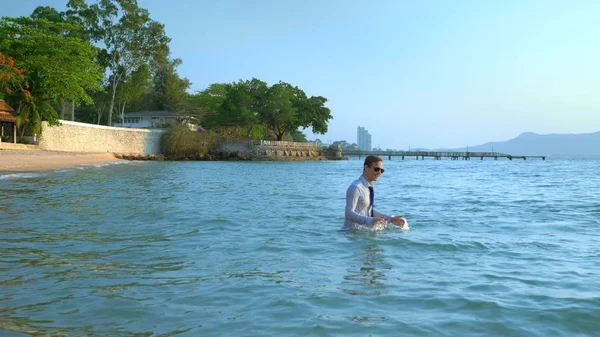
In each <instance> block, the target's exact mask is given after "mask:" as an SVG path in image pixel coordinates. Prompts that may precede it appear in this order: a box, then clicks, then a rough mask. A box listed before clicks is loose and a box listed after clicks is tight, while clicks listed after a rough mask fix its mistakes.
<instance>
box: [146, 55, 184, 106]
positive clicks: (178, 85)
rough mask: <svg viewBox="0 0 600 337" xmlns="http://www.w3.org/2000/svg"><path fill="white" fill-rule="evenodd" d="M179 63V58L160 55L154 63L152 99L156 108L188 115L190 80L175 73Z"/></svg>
mask: <svg viewBox="0 0 600 337" xmlns="http://www.w3.org/2000/svg"><path fill="white" fill-rule="evenodd" d="M181 63H182V61H181V59H174V60H169V59H168V58H167V57H166V56H161V57H160V60H159V61H158V62H155V63H154V67H155V73H154V77H153V87H152V99H153V101H154V105H155V106H156V108H157V109H158V110H169V111H174V112H176V113H179V114H182V115H186V114H187V115H189V114H190V113H191V112H192V111H191V110H192V108H191V107H192V106H191V105H190V104H189V102H188V96H189V95H188V93H187V90H188V89H189V87H190V85H191V82H190V81H189V80H188V79H187V78H181V77H180V76H179V74H178V73H177V67H179V65H181Z"/></svg>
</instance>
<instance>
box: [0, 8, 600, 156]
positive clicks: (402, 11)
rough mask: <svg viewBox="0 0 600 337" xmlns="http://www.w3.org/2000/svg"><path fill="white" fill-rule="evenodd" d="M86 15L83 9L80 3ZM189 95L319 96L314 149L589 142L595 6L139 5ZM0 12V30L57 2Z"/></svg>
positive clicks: (599, 110)
mask: <svg viewBox="0 0 600 337" xmlns="http://www.w3.org/2000/svg"><path fill="white" fill-rule="evenodd" d="M87 2H88V3H92V2H93V1H92V0H87ZM138 2H139V5H140V6H141V7H143V8H146V9H148V10H149V11H150V15H151V17H152V19H154V20H157V21H159V22H161V23H163V24H164V25H165V30H166V33H167V35H168V36H169V37H170V38H171V39H172V41H171V45H170V47H171V52H172V57H173V58H180V59H181V60H182V61H183V64H182V65H181V66H180V67H179V68H178V72H179V74H180V75H181V76H182V77H187V78H188V79H189V80H190V81H191V82H192V86H191V88H190V92H191V93H193V92H195V91H200V90H204V89H205V88H207V87H208V85H210V84H211V83H217V82H234V81H238V80H240V79H243V80H247V79H251V78H253V77H256V78H258V79H261V80H263V81H265V82H267V83H269V84H274V83H277V82H278V81H284V82H288V83H290V84H292V85H294V86H298V87H299V88H301V89H302V90H304V91H305V92H306V94H307V95H309V96H311V95H314V96H324V97H326V98H327V99H328V102H327V103H326V106H327V107H329V108H330V109H331V111H332V115H333V119H332V120H330V122H329V131H328V132H327V134H325V135H314V134H312V132H310V129H309V130H306V131H305V133H306V134H307V136H308V139H309V140H314V139H317V138H318V139H320V140H322V141H323V142H332V141H337V140H345V141H347V142H349V143H356V142H357V138H356V135H357V127H358V126H362V127H365V128H366V129H367V130H368V131H369V133H370V134H371V135H372V145H373V147H380V148H383V149H397V150H408V149H409V148H413V149H414V148H421V147H422V148H430V149H435V148H461V147H466V146H475V145H480V144H483V143H486V142H490V141H504V140H509V139H511V138H514V137H517V136H518V135H520V134H521V133H523V132H535V133H540V134H550V133H590V132H597V131H600V43H599V41H600V25H599V24H598V22H600V21H599V20H598V18H600V1H597V0H590V1H586V0H565V1H559V0H539V1H533V0H501V1H479V0H473V1H466V0H464V1H463V0H452V1H446V0H423V1H418V0H414V1H403V0H374V1H364V0H360V1H357V0H271V1H268V0H237V1H235V0H219V1H214V0H171V1H159V0H138ZM18 3H19V4H18V5H17V4H16V2H15V1H14V0H10V1H9V0H0V16H21V15H30V14H31V12H32V11H33V10H34V9H35V8H36V7H37V6H51V7H54V8H56V9H58V10H64V9H65V6H66V3H67V0H20V1H19V2H18Z"/></svg>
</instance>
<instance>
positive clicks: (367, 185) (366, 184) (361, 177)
mask: <svg viewBox="0 0 600 337" xmlns="http://www.w3.org/2000/svg"><path fill="white" fill-rule="evenodd" d="M358 180H360V182H361V183H362V184H363V185H364V186H365V187H369V186H373V185H372V184H369V182H368V181H367V178H365V176H364V175H362V174H361V175H360V179H358Z"/></svg>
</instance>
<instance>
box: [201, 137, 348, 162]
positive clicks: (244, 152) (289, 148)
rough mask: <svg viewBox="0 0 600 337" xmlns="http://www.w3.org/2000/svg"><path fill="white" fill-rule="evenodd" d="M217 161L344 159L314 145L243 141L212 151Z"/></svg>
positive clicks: (223, 145)
mask: <svg viewBox="0 0 600 337" xmlns="http://www.w3.org/2000/svg"><path fill="white" fill-rule="evenodd" d="M212 152H213V154H214V155H215V156H216V157H217V158H218V159H239V160H283V161H287V160H326V159H344V158H343V157H342V154H341V151H340V152H339V153H326V152H325V151H323V148H322V147H321V146H320V145H319V144H316V143H296V142H285V141H264V140H263V141H245V142H230V143H227V144H222V145H220V146H218V147H217V149H216V150H214V151H212Z"/></svg>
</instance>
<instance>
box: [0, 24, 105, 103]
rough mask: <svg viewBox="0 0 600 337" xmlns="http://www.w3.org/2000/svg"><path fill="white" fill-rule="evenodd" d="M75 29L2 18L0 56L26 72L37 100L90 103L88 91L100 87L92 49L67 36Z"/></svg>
mask: <svg viewBox="0 0 600 337" xmlns="http://www.w3.org/2000/svg"><path fill="white" fill-rule="evenodd" d="M78 29H79V27H77V26H74V25H71V24H67V23H57V22H51V21H48V20H46V19H31V18H27V17H20V18H7V17H4V18H2V19H0V52H4V53H5V54H8V55H9V56H11V57H14V58H15V59H16V60H18V65H19V66H20V67H22V68H25V69H27V73H26V81H27V82H28V83H30V85H31V93H32V94H33V96H35V97H37V99H40V100H46V101H49V102H50V103H59V102H61V101H62V100H63V99H69V100H71V101H73V102H76V103H78V104H80V103H92V98H91V97H90V96H89V94H88V91H91V92H93V91H95V90H97V89H98V88H99V87H100V81H101V79H102V73H101V69H100V67H99V66H98V64H97V63H96V61H95V57H96V49H95V48H94V46H92V45H91V44H90V43H89V42H88V41H85V40H82V39H81V38H79V37H76V36H74V35H71V34H70V33H71V32H73V31H76V30H78ZM9 53H10V54H9Z"/></svg>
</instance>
